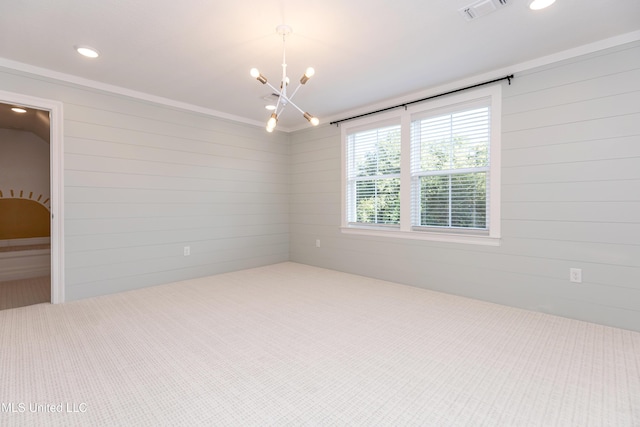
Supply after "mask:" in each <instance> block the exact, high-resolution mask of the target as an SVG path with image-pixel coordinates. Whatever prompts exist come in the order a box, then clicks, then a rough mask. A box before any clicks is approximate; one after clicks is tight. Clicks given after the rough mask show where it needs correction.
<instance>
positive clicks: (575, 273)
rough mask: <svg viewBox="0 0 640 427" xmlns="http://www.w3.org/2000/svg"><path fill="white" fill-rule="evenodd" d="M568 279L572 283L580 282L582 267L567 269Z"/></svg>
mask: <svg viewBox="0 0 640 427" xmlns="http://www.w3.org/2000/svg"><path fill="white" fill-rule="evenodd" d="M569 281H570V282H573V283H582V269H581V268H570V269H569Z"/></svg>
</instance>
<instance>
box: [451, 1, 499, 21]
mask: <svg viewBox="0 0 640 427" xmlns="http://www.w3.org/2000/svg"><path fill="white" fill-rule="evenodd" d="M509 1H511V0H478V1H476V2H475V3H472V4H470V5H468V6H465V7H463V8H461V9H458V12H460V14H461V15H462V16H463V17H464V19H466V20H467V21H472V20H474V19H477V18H480V17H483V16H485V15H488V14H490V13H492V12H495V11H496V10H498V9H499V8H501V7H504V6H506V5H507V4H508V2H509Z"/></svg>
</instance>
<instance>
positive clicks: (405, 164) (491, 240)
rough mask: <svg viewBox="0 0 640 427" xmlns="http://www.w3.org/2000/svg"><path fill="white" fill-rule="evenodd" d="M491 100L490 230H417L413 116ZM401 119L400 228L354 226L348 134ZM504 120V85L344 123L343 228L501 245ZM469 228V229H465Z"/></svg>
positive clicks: (371, 233) (350, 231)
mask: <svg viewBox="0 0 640 427" xmlns="http://www.w3.org/2000/svg"><path fill="white" fill-rule="evenodd" d="M487 97H488V98H490V99H491V122H490V126H491V145H490V162H491V169H490V174H489V177H490V178H489V179H490V182H491V185H490V186H489V197H490V199H489V200H490V205H489V233H488V235H487V234H473V233H469V232H468V231H467V232H464V231H461V232H460V233H455V232H451V231H450V230H449V229H446V231H445V230H443V231H426V230H419V231H417V230H413V228H412V225H411V185H410V183H411V150H410V146H411V141H410V139H411V129H410V128H411V120H412V118H413V116H415V115H420V114H423V113H425V112H428V111H429V110H436V109H442V108H448V107H452V108H454V107H455V105H456V104H465V103H469V102H473V101H474V100H478V99H480V98H487ZM397 120H400V123H401V135H402V137H401V144H402V151H401V159H400V165H401V171H400V176H401V178H400V182H401V184H400V227H399V228H397V227H396V228H393V229H389V228H387V229H385V228H384V227H379V226H375V225H371V226H369V225H367V226H363V225H353V224H349V223H348V222H347V134H349V133H353V132H355V131H357V130H358V129H362V128H371V127H373V126H376V125H377V124H380V125H381V126H384V124H385V123H389V122H390V121H396V122H397ZM501 121H502V86H501V85H500V84H497V85H492V86H487V87H483V88H478V89H474V90H469V91H465V92H463V93H460V94H457V95H451V96H447V97H444V98H437V99H434V100H432V101H430V102H425V103H422V104H417V105H414V106H410V107H408V108H406V109H404V110H396V111H391V112H388V113H385V114H380V115H376V116H371V117H365V118H363V119H360V120H357V121H353V122H350V123H346V124H343V125H342V127H341V140H342V150H341V153H342V157H341V166H342V167H341V169H342V177H341V182H342V189H341V217H342V219H341V227H340V230H341V232H342V233H345V234H352V235H362V236H372V237H389V238H402V239H414V240H429V241H435V242H449V243H464V244H476V245H487V246H499V245H500V237H501V229H500V224H501V220H500V207H501V199H500V187H501V185H500V182H501V166H500V165H501V162H500V160H501V155H500V154H501V136H502V135H501V134H502V132H501V128H502V126H501ZM465 231H466V230H465Z"/></svg>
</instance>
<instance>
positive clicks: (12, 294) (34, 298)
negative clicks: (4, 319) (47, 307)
mask: <svg viewBox="0 0 640 427" xmlns="http://www.w3.org/2000/svg"><path fill="white" fill-rule="evenodd" d="M43 302H45V303H46V302H51V277H50V276H44V277H34V278H30V279H20V280H7V281H3V282H0V310H6V309H8V308H16V307H24V306H25V305H32V304H40V303H43Z"/></svg>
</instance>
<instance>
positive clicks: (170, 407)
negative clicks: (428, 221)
mask: <svg viewBox="0 0 640 427" xmlns="http://www.w3.org/2000/svg"><path fill="white" fill-rule="evenodd" d="M0 376H1V378H0V403H2V408H1V409H2V412H0V425H2V426H15V425H29V426H36V425H42V426H50V425H65V426H66V425H77V426H126V425H135V426H162V425H184V426H195V425H207V426H227V425H229V426H300V425H305V426H335V425H338V426H347V425H349V426H402V425H408V426H510V427H511V426H639V425H640V333H637V332H630V331H625V330H621V329H615V328H610V327H605V326H598V325H594V324H590V323H584V322H579V321H575V320H569V319H564V318H559V317H554V316H550V315H546V314H541V313H535V312H528V311H523V310H519V309H514V308H509V307H504V306H499V305H493V304H489V303H484V302H479V301H474V300H470V299H464V298H460V297H455V296H451V295H446V294H441V293H434V292H430V291H425V290H421V289H417V288H412V287H408V286H402V285H397V284H393V283H388V282H383V281H378V280H373V279H368V278H363V277H359V276H353V275H348V274H343V273H338V272H334V271H329V270H323V269H319V268H314V267H309V266H304V265H299V264H294V263H283V264H277V265H273V266H269V267H263V268H257V269H251V270H245V271H240V272H235V273H229V274H223V275H218V276H213V277H209V278H203V279H197V280H191V281H186V282H181V283H175V284H171V285H165V286H158V287H153V288H146V289H142V290H139V291H133V292H127V293H121V294H116V295H110V296H106V297H101V298H94V299H89V300H83V301H78V302H74V303H67V304H63V305H46V304H39V305H35V306H30V307H24V308H18V309H12V310H5V311H2V312H0ZM59 411H60V412H59Z"/></svg>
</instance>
